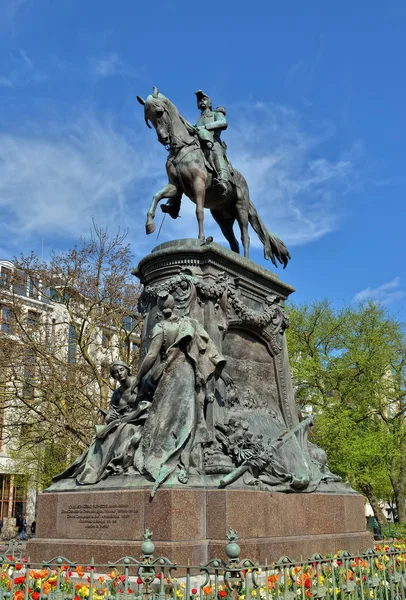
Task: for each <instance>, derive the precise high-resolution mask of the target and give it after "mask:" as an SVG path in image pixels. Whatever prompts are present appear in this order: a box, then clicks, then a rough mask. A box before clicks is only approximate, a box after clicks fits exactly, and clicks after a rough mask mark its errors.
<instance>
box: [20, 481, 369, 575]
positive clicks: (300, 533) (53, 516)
mask: <svg viewBox="0 0 406 600" xmlns="http://www.w3.org/2000/svg"><path fill="white" fill-rule="evenodd" d="M147 527H148V528H149V529H150V530H151V531H152V532H153V541H154V544H155V553H154V554H155V556H159V555H164V556H167V557H168V558H169V559H171V560H172V561H173V562H176V563H178V564H195V565H198V564H201V563H204V562H206V561H207V560H208V559H209V558H213V557H215V556H218V557H219V558H225V546H226V539H225V535H226V532H227V531H228V529H229V528H230V527H232V528H233V529H235V530H236V531H237V533H238V535H239V542H238V543H239V545H240V546H241V556H244V557H249V558H251V559H253V560H256V561H260V562H264V561H265V560H266V559H268V560H271V561H272V560H277V559H278V558H279V557H280V556H282V555H288V556H290V557H291V558H292V559H300V558H301V557H303V559H306V558H309V557H310V556H311V555H312V554H313V553H315V552H319V553H320V554H327V553H331V552H336V551H338V550H344V549H346V550H349V551H350V552H352V553H356V552H362V551H363V550H365V549H366V548H368V547H370V546H372V544H373V540H372V536H371V534H370V533H369V532H367V531H366V521H365V516H364V500H363V497H362V496H360V495H358V494H328V493H317V492H315V493H312V494H282V493H272V492H262V491H256V490H232V489H230V490H212V489H188V490H185V489H173V488H168V489H161V490H159V492H158V494H157V496H156V497H155V498H154V499H153V501H151V499H150V496H149V491H148V490H125V491H103V492H102V493H101V492H100V491H87V490H86V491H84V490H81V491H80V492H79V491H78V492H60V493H44V494H42V495H41V496H40V497H39V499H38V513H37V537H36V538H35V539H33V540H30V541H29V542H28V544H27V553H28V555H29V556H30V558H31V560H32V561H33V562H35V563H39V562H42V561H44V560H46V559H50V558H52V557H55V556H58V555H60V556H65V557H67V558H68V559H70V560H71V561H73V562H76V563H81V564H86V563H88V562H89V561H90V559H91V557H93V558H94V560H95V562H96V563H107V562H109V561H116V560H118V559H120V558H122V557H124V556H126V555H127V556H134V557H139V556H140V554H141V549H140V545H141V541H142V535H143V531H144V529H145V528H147Z"/></svg>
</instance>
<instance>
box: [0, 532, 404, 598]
mask: <svg viewBox="0 0 406 600" xmlns="http://www.w3.org/2000/svg"><path fill="white" fill-rule="evenodd" d="M227 538H228V543H227V545H226V547H225V554H226V557H227V558H226V559H225V560H223V559H220V558H214V559H212V560H210V561H209V562H207V563H206V564H204V565H199V566H190V565H179V564H175V563H173V562H171V561H170V560H169V559H168V558H166V557H163V556H160V557H154V550H155V547H154V543H153V542H152V533H151V532H150V531H149V530H146V531H145V533H144V541H143V542H142V544H141V552H142V555H141V556H140V558H138V559H137V558H132V557H129V556H126V557H123V558H122V559H120V560H118V561H116V562H111V563H108V564H95V563H94V561H93V560H92V561H91V563H90V565H87V566H86V565H78V564H76V563H73V562H71V561H69V560H68V559H67V558H65V557H62V556H58V557H56V558H54V559H52V560H50V561H45V562H43V563H42V564H41V565H34V564H33V563H31V562H30V560H29V558H26V557H24V556H23V549H22V544H21V543H19V542H15V541H12V542H10V543H9V544H8V546H7V547H6V551H5V554H4V556H2V557H0V562H1V575H0V600H3V599H10V600H120V599H122V600H171V599H173V600H219V599H225V600H228V599H229V600H250V599H251V598H252V599H255V600H271V599H274V598H280V599H281V600H282V599H286V600H294V599H299V600H301V599H303V600H305V599H306V598H313V599H318V598H319V599H326V600H330V599H334V600H345V599H348V600H355V599H357V600H362V599H367V598H368V599H370V598H376V599H379V600H398V599H399V600H400V599H401V598H402V599H403V598H405V595H406V570H405V561H406V545H405V544H404V543H399V544H396V543H395V544H394V545H392V546H388V545H386V546H377V547H376V548H375V549H369V550H367V551H366V552H365V553H364V554H360V555H357V556H354V555H351V554H350V553H349V552H346V551H344V552H340V553H337V554H335V555H334V556H333V555H331V556H324V557H323V556H321V555H320V554H314V555H313V556H312V557H311V558H310V559H309V560H307V561H292V560H290V559H289V558H288V557H287V556H283V557H282V558H280V559H279V560H278V561H276V562H273V563H267V562H266V563H265V564H263V565H260V564H258V563H257V562H254V561H252V560H250V559H241V557H240V553H241V551H240V547H239V545H238V543H237V539H238V537H237V534H236V532H235V531H233V530H232V529H230V531H229V533H228V535H227ZM177 573H179V574H180V575H179V576H178V577H177V576H176V575H177Z"/></svg>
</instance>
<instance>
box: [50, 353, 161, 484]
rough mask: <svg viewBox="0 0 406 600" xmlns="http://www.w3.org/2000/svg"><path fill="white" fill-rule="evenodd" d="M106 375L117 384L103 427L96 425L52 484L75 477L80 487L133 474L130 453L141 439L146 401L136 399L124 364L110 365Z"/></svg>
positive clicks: (133, 381) (131, 454)
mask: <svg viewBox="0 0 406 600" xmlns="http://www.w3.org/2000/svg"><path fill="white" fill-rule="evenodd" d="M110 374H111V376H112V377H114V379H115V380H116V381H118V383H119V384H120V385H119V386H118V387H117V389H116V390H114V392H113V394H112V396H111V400H110V406H109V410H108V412H107V415H106V420H105V425H104V426H96V434H95V436H94V438H93V440H92V442H91V444H90V446H89V448H88V449H87V450H86V451H85V452H84V453H83V454H82V455H81V456H79V457H78V458H77V459H76V460H75V462H74V463H73V464H72V465H71V466H70V467H68V469H66V470H65V471H64V472H63V473H61V474H59V475H57V476H56V477H54V479H53V481H59V480H60V479H66V478H75V479H76V481H77V483H78V484H80V485H90V484H92V483H97V482H98V481H100V480H102V479H106V478H107V477H109V476H110V475H121V474H124V473H127V472H128V471H130V472H133V468H132V466H133V459H134V450H135V448H136V446H137V444H138V443H139V440H140V438H141V432H142V427H143V424H144V422H145V419H146V418H147V413H148V408H149V406H150V402H148V401H145V400H141V401H140V400H139V399H138V400H137V394H136V390H135V387H136V386H135V377H133V376H132V375H131V374H130V368H129V367H128V365H126V363H124V362H122V361H120V360H118V361H115V362H113V363H112V364H111V365H110Z"/></svg>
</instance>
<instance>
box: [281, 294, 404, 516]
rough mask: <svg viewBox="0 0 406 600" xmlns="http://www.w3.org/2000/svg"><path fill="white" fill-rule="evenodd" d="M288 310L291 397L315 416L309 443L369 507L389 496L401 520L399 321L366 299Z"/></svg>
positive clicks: (401, 363)
mask: <svg viewBox="0 0 406 600" xmlns="http://www.w3.org/2000/svg"><path fill="white" fill-rule="evenodd" d="M288 314H289V317H290V320H291V327H290V329H289V330H288V334H287V335H288V346H289V354H290V359H291V368H292V374H293V378H294V382H295V385H296V389H297V401H298V404H299V406H300V407H301V408H302V409H303V408H304V407H306V406H312V407H313V411H314V412H315V413H316V414H317V419H316V425H315V427H314V432H313V441H315V443H317V444H319V445H320V446H322V447H323V448H324V449H325V450H326V452H327V455H328V457H329V464H330V468H331V469H332V471H333V472H336V473H337V474H339V475H341V476H342V477H343V478H344V479H345V480H347V481H349V482H350V483H351V485H353V486H354V487H355V488H357V489H358V490H360V491H362V492H363V493H364V494H366V495H367V496H368V498H369V500H370V502H371V504H373V503H374V502H375V501H376V499H377V498H381V499H389V498H392V497H394V498H395V501H396V503H397V504H398V512H399V516H400V517H401V518H402V519H403V517H402V515H403V514H404V486H405V479H406V477H405V471H406V424H405V418H404V414H405V400H404V396H405V364H406V363H405V338H404V332H403V328H402V325H401V324H400V323H398V322H397V321H396V320H395V319H394V318H393V317H391V316H390V315H389V314H388V313H387V311H386V310H385V309H384V308H383V307H382V306H379V305H377V304H375V303H372V302H371V303H368V304H364V305H359V306H357V307H355V308H348V307H347V308H344V309H341V310H334V309H333V307H332V306H331V305H330V304H329V302H328V301H326V300H324V301H322V302H316V303H314V304H312V305H309V306H291V307H289V308H288ZM402 506H403V511H402ZM381 520H382V519H381Z"/></svg>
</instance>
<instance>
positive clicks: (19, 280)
mask: <svg viewBox="0 0 406 600" xmlns="http://www.w3.org/2000/svg"><path fill="white" fill-rule="evenodd" d="M13 292H14V293H15V294H16V295H17V296H26V295H27V273H26V272H25V271H23V270H22V269H16V271H15V274H14V282H13Z"/></svg>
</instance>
